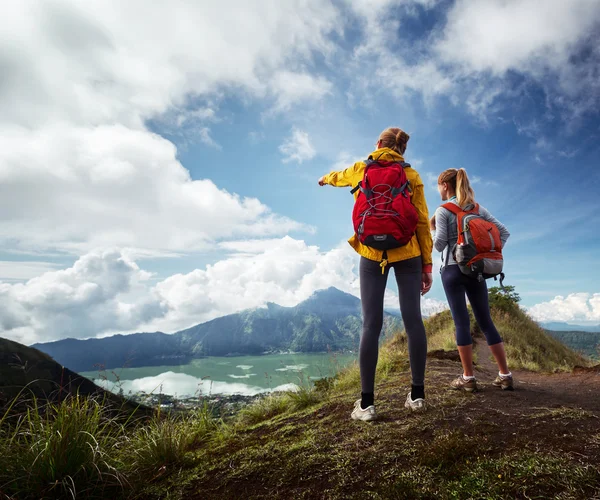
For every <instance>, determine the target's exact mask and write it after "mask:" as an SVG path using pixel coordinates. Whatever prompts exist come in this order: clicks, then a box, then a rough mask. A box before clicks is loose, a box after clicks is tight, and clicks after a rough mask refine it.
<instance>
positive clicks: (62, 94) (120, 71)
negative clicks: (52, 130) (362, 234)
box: [0, 0, 339, 126]
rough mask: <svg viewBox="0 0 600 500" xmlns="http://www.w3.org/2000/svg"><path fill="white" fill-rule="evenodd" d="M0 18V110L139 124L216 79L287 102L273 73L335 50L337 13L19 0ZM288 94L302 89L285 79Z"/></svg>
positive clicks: (257, 5)
mask: <svg viewBox="0 0 600 500" xmlns="http://www.w3.org/2000/svg"><path fill="white" fill-rule="evenodd" d="M257 26H260V29H257ZM0 27H1V28H2V29H1V30H0V32H1V33H2V37H0V61H2V67H3V74H4V75H10V78H7V79H5V80H4V84H3V86H2V92H1V93H0V109H2V116H3V120H5V121H9V122H12V123H18V124H22V125H26V126H35V125H40V124H44V123H51V122H54V121H57V120H63V121H68V122H71V123H74V124H78V125H82V124H99V123H112V122H114V121H117V122H119V123H122V124H124V125H127V126H140V125H141V124H142V123H143V120H144V119H146V118H148V117H154V116H157V115H160V114H161V113H164V112H165V111H167V110H168V109H169V108H171V107H174V106H175V107H179V106H182V105H184V104H185V103H186V99H187V98H188V97H189V96H206V95H214V94H215V93H216V92H219V91H220V90H221V89H223V87H224V86H226V87H229V88H237V89H239V90H241V91H242V92H247V93H250V94H251V95H254V96H259V97H261V96H262V97H264V96H267V95H268V94H269V93H274V94H275V96H276V98H277V99H283V100H284V101H286V102H287V99H288V98H287V97H286V94H287V88H288V87H287V86H286V85H282V82H281V81H279V80H278V78H277V75H279V74H281V73H280V72H281V71H294V70H296V67H297V66H299V65H302V64H307V65H308V64H311V62H312V57H313V54H314V53H317V54H324V55H328V54H331V53H333V51H334V50H335V46H334V44H332V43H331V41H330V40H329V39H328V35H329V34H330V33H331V32H334V31H338V30H339V27H338V12H337V10H336V9H335V8H334V7H333V6H332V5H329V4H328V3H323V2H319V1H316V0H308V1H306V2H303V5H302V8H298V6H297V5H296V4H294V3H288V2H276V3H273V2H269V1H258V2H253V3H252V4H248V3H247V2H243V1H236V0H229V1H227V0H226V1H206V2H199V3H194V2H192V3H190V2H186V1H182V0H179V1H178V0H175V1H173V2H168V3H160V2H153V3H150V4H148V3H147V2H144V1H143V0H131V1H128V2H119V1H116V0H115V1H91V2H86V3H85V4H81V3H80V2H77V1H75V0H63V1H57V2H51V3H50V2H46V3H44V4H42V5H40V4H39V3H38V2H35V1H33V0H30V1H27V0H24V1H22V2H18V3H17V4H13V5H11V6H10V7H8V6H7V8H6V9H4V11H3V16H2V20H1V21H0ZM157 34H160V36H157ZM290 65H291V66H292V67H289V66H290ZM273 78H274V79H273ZM272 81H274V82H275V83H274V84H273V86H271V83H270V82H272ZM317 81H322V80H318V77H317ZM290 92H291V97H290V102H291V101H293V96H294V95H297V93H298V89H297V88H295V86H294V85H290ZM303 97H304V96H303Z"/></svg>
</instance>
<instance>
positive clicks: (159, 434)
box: [0, 306, 600, 499]
mask: <svg viewBox="0 0 600 500" xmlns="http://www.w3.org/2000/svg"><path fill="white" fill-rule="evenodd" d="M492 314H493V317H494V320H495V322H496V325H497V327H498V329H499V331H500V333H501V335H502V336H503V337H504V339H505V342H506V349H507V353H508V358H509V364H510V366H511V367H512V368H527V369H533V370H538V371H545V372H552V371H557V370H568V369H571V368H572V367H573V366H574V365H577V364H579V365H582V364H586V362H587V361H586V360H585V359H584V358H582V357H581V356H579V355H577V354H575V353H573V352H572V351H570V350H569V349H567V348H566V347H564V346H563V345H562V344H560V343H559V342H558V341H555V340H554V339H552V338H551V337H549V336H548V335H547V334H546V333H545V332H544V331H543V330H542V329H541V328H539V327H538V326H537V325H536V324H535V323H534V322H533V321H531V320H530V319H529V318H528V317H527V316H526V315H525V314H524V313H522V312H521V311H520V310H518V309H517V308H514V310H512V309H510V306H509V309H507V308H502V309H500V308H496V309H494V310H493V311H492ZM426 329H427V334H428V342H429V349H430V350H436V349H443V350H454V349H455V348H456V346H455V341H454V325H453V322H452V317H451V315H450V313H449V312H447V311H446V312H444V313H441V314H438V315H436V316H434V317H432V318H430V319H428V320H427V321H426ZM473 330H474V332H475V333H476V334H477V333H478V332H477V329H476V327H475V325H473ZM407 351H408V346H407V340H406V335H405V334H404V333H399V334H397V335H395V336H393V337H392V338H390V339H389V340H388V341H387V342H386V343H385V344H384V345H382V347H381V349H380V354H379V362H378V366H377V375H376V376H377V387H378V391H379V392H378V398H380V399H381V404H380V408H381V410H382V411H383V412H386V411H388V410H389V408H393V407H394V406H398V405H402V404H403V403H402V399H403V398H401V397H400V399H398V397H399V396H398V387H399V386H409V384H410V376H409V364H408V352H407ZM433 375H434V374H433V373H432V376H433ZM386 391H387V392H386ZM358 393H360V370H359V367H358V364H357V363H354V364H352V365H350V366H348V367H347V368H346V369H344V370H342V371H341V372H340V373H339V374H338V375H336V376H335V377H331V378H326V379H321V380H318V381H316V382H315V383H314V384H313V383H312V382H311V381H310V380H303V379H301V380H300V383H299V384H298V389H297V390H296V391H291V392H286V393H275V394H269V395H266V396H264V397H262V398H260V399H258V400H257V401H255V402H254V403H253V404H251V405H249V406H247V407H245V408H244V409H243V410H241V411H240V412H239V414H238V415H237V416H236V417H235V418H233V419H229V420H227V421H224V420H223V419H221V418H220V417H219V415H216V414H215V411H213V409H212V408H211V407H210V406H209V405H208V404H205V405H204V406H203V407H201V408H198V409H196V410H194V411H192V412H189V413H187V414H183V415H171V414H164V413H162V414H161V413H160V412H159V413H156V414H155V415H154V417H153V418H151V419H150V420H145V421H141V420H140V421H134V420H130V421H122V420H119V419H117V417H115V416H114V412H111V411H108V410H107V407H105V406H104V405H103V403H102V402H101V401H98V400H95V399H92V398H84V397H72V398H68V399H66V400H65V401H63V402H61V403H57V404H54V405H49V406H47V407H46V408H40V407H38V405H37V403H36V402H35V400H33V401H32V402H31V404H30V405H29V410H28V411H27V412H26V413H23V414H21V415H20V418H16V417H14V416H12V417H10V418H8V417H7V415H8V412H7V414H6V415H5V416H3V417H2V418H0V449H2V450H3V453H1V454H0V491H1V492H5V493H7V494H9V495H14V496H16V497H18V498H90V499H94V498H106V497H107V496H108V497H110V498H114V499H117V498H119V497H130V496H135V497H136V498H150V499H151V498H186V495H188V494H189V488H195V487H196V486H194V485H204V486H205V487H206V488H209V489H210V488H211V487H212V486H214V483H215V481H216V479H215V478H220V479H219V481H221V483H220V484H223V485H224V487H226V488H229V490H227V491H235V492H236V494H237V495H241V496H247V497H249V498H251V497H252V496H259V495H260V494H261V492H262V493H264V494H265V495H266V494H273V495H274V497H276V498H283V497H286V498H291V497H294V498H304V497H306V498H309V497H315V496H320V497H328V498H340V499H341V498H344V499H345V498H449V499H450V498H490V499H495V498H507V497H508V498H514V497H517V498H528V497H535V496H536V495H538V497H544V496H546V497H553V496H554V497H556V496H558V497H560V498H586V495H588V497H589V496H590V495H591V492H593V488H594V487H599V486H600V477H599V474H600V473H599V472H598V469H594V468H593V467H590V466H589V465H586V464H585V463H580V462H577V460H575V459H574V458H573V457H570V456H561V457H559V456H557V455H556V454H553V452H552V451H551V450H548V451H547V452H543V453H542V452H540V451H539V450H529V449H527V448H524V449H522V450H521V451H519V452H518V453H517V452H516V451H515V449H514V448H513V449H512V450H504V448H503V447H502V446H501V447H499V446H498V444H497V443H493V442H492V441H491V440H490V439H489V438H488V434H487V433H486V432H483V431H482V432H466V433H465V430H464V429H462V428H458V429H456V428H455V429H452V428H449V427H448V422H452V421H454V420H455V419H456V416H457V415H461V414H462V413H464V409H463V406H465V405H467V404H468V401H469V400H468V399H467V398H465V397H461V395H457V394H456V393H453V392H448V391H445V390H442V389H437V388H435V389H434V388H433V387H432V389H430V390H429V392H428V401H429V402H430V404H431V405H432V408H437V409H438V411H437V412H436V411H431V412H428V413H426V414H424V415H420V416H413V415H409V414H407V415H405V416H403V417H402V419H401V420H398V421H389V422H379V423H377V424H375V425H366V426H360V427H357V426H356V425H355V424H356V423H355V422H350V420H349V419H348V413H349V406H351V402H352V401H353V400H354V398H355V397H356V396H357V394H358ZM400 396H401V395H400ZM535 410H537V411H536V412H535V413H533V414H532V415H531V418H542V419H548V422H549V423H551V422H554V421H560V423H561V424H562V422H563V421H564V422H565V423H568V422H573V421H576V420H582V419H586V418H592V417H594V418H595V416H594V415H593V414H592V413H590V412H588V411H585V410H582V409H579V408H564V407H563V408H553V409H552V408H537V409H535ZM316 412H318V418H317V417H316V416H315V413H316ZM471 425H473V426H474V427H476V428H477V429H480V430H481V429H487V430H489V432H490V433H493V432H494V424H493V423H490V422H489V421H485V418H484V416H480V418H479V417H478V418H477V419H474V420H472V422H471ZM599 436H600V435H592V436H590V439H591V442H592V443H600V437H599ZM261 488H263V489H264V488H266V490H264V491H263V490H261ZM209 493H210V492H209ZM208 496H210V494H208Z"/></svg>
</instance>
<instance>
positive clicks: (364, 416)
mask: <svg viewBox="0 0 600 500" xmlns="http://www.w3.org/2000/svg"><path fill="white" fill-rule="evenodd" d="M350 418H351V419H352V420H363V421H365V422H370V421H371V420H375V419H376V418H377V413H375V405H371V406H367V407H366V408H365V409H364V410H363V409H362V408H361V407H360V399H359V400H358V401H356V403H354V410H353V411H352V415H350Z"/></svg>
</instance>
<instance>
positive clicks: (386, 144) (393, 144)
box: [379, 127, 410, 155]
mask: <svg viewBox="0 0 600 500" xmlns="http://www.w3.org/2000/svg"><path fill="white" fill-rule="evenodd" d="M409 139H410V136H409V135H408V134H407V133H406V132H404V130H402V129H399V128H397V127H390V128H388V129H386V130H384V131H383V132H381V134H379V140H380V141H381V147H382V148H390V149H393V150H394V151H396V153H399V154H401V155H403V154H404V152H405V151H406V145H407V144H408V140H409Z"/></svg>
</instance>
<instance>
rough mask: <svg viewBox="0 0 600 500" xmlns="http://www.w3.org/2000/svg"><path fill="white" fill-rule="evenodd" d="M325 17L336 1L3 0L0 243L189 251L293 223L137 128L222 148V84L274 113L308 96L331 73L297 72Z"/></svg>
mask: <svg viewBox="0 0 600 500" xmlns="http://www.w3.org/2000/svg"><path fill="white" fill-rule="evenodd" d="M223 12H226V13H227V14H226V15H223ZM337 21H338V16H337V10H336V9H335V7H333V6H332V5H329V4H327V3H322V2H318V1H317V0H307V1H306V2H304V3H303V5H302V8H298V7H297V6H296V5H295V4H292V3H287V2H278V3H272V2H268V1H262V2H253V3H252V5H249V4H247V3H246V2H242V1H235V0H230V1H225V2H222V1H219V2H216V1H212V2H201V3H193V2H192V3H190V2H186V1H175V2H169V3H168V4H167V3H156V2H155V3H151V4H148V3H147V2H143V1H141V0H132V1H128V2H118V1H98V2H95V1H91V2H86V3H85V5H84V4H81V3H80V2H76V1H75V0H59V1H56V2H45V3H43V4H41V5H40V4H39V3H38V2H35V1H32V0H31V1H27V0H24V1H23V2H18V3H16V4H12V5H11V6H10V7H8V6H7V8H6V9H4V11H3V16H2V17H1V18H0V71H1V73H2V75H3V80H2V85H0V109H1V110H2V111H1V112H0V244H2V245H3V247H4V248H5V249H8V250H11V251H29V252H44V251H45V252H49V251H52V250H53V249H56V250H59V251H70V252H74V253H78V254H82V253H85V252H87V251H89V250H90V249H93V248H97V247H102V246H112V245H115V246H118V247H123V246H127V247H137V248H139V249H140V250H142V251H155V252H156V251H174V250H175V251H179V250H184V251H186V250H193V249H198V248H202V247H203V246H204V245H206V244H207V243H211V242H213V241H215V240H219V239H223V238H231V237H242V236H244V235H251V236H254V237H260V236H265V235H271V234H276V235H282V234H286V233H287V232H288V231H290V230H294V229H303V228H302V225H300V224H298V223H296V222H294V221H291V220H289V219H286V218H284V217H278V216H277V215H275V214H272V213H271V212H270V211H269V209H268V207H266V206H264V205H263V204H261V203H260V201H259V200H257V199H254V198H241V197H239V196H237V195H235V194H231V193H228V192H226V191H224V190H220V189H218V188H217V186H215V185H214V184H213V183H212V182H211V181H210V180H193V181H192V180H191V179H190V175H189V172H188V171H187V170H186V169H185V168H183V167H182V165H181V164H180V163H179V162H178V161H177V151H176V150H175V147H174V146H173V145H172V144H171V143H170V142H168V141H167V140H165V139H163V138H160V137H159V136H157V135H155V134H153V133H151V132H150V131H149V130H148V129H147V128H146V123H147V121H148V120H155V121H157V122H158V123H161V124H163V125H164V126H165V127H166V129H169V130H174V131H175V134H174V135H182V136H183V137H184V138H185V139H186V140H187V141H191V140H194V141H197V142H201V143H203V144H205V145H207V146H208V147H213V148H217V149H220V148H221V146H220V145H219V143H218V142H217V141H216V140H215V138H213V136H212V134H211V129H210V127H209V125H208V124H209V123H213V122H215V121H219V119H220V118H219V115H218V103H219V100H220V99H221V98H222V97H223V95H224V92H226V91H229V92H231V91H233V92H235V94H236V95H237V96H239V98H240V99H242V100H243V99H245V98H246V97H250V98H258V99H265V102H266V103H267V105H269V106H273V107H274V108H276V109H278V110H280V111H285V110H289V109H291V108H292V106H293V105H294V104H296V103H298V102H302V103H306V102H307V101H309V100H318V99H320V98H321V97H322V96H323V95H325V94H327V93H328V92H330V89H331V84H330V83H329V82H328V81H327V80H326V79H325V78H324V77H323V76H320V75H318V74H311V73H310V71H311V69H312V68H313V67H314V64H313V58H314V57H315V56H316V55H317V56H319V57H320V56H325V57H330V56H331V55H332V54H333V53H334V52H335V50H336V49H335V45H334V44H333V43H332V42H331V41H330V40H329V39H328V36H329V34H330V33H332V32H337V31H339V29H340V28H339V26H338V22H337ZM257 26H260V29H259V30H257V29H256V27H257ZM157 34H160V36H157ZM298 154H300V155H306V154H307V150H306V149H304V150H301V151H300V152H299V153H298ZM9 244H10V245H11V247H12V248H10V247H8V248H7V245H9Z"/></svg>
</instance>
